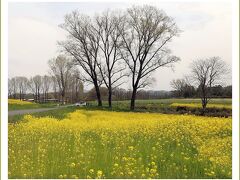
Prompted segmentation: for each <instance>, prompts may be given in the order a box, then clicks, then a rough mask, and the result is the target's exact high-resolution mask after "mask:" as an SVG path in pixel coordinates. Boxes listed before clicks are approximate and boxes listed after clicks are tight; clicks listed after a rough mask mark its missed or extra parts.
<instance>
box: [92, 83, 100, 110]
mask: <svg viewBox="0 0 240 180" xmlns="http://www.w3.org/2000/svg"><path fill="white" fill-rule="evenodd" d="M94 86H95V91H96V95H97V100H98V106H99V107H101V106H102V99H101V93H100V89H99V86H98V84H97V82H94Z"/></svg>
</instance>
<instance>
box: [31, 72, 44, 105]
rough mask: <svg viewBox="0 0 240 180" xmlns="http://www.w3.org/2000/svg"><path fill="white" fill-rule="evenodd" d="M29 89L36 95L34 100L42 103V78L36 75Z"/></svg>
mask: <svg viewBox="0 0 240 180" xmlns="http://www.w3.org/2000/svg"><path fill="white" fill-rule="evenodd" d="M29 88H30V90H31V91H32V93H33V94H34V100H35V101H38V102H39V101H40V91H41V90H42V77H41V76H40V75H36V76H34V77H32V78H30V80H29Z"/></svg>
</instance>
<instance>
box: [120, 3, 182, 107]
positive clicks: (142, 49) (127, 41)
mask: <svg viewBox="0 0 240 180" xmlns="http://www.w3.org/2000/svg"><path fill="white" fill-rule="evenodd" d="M122 28H123V29H124V30H123V31H122ZM119 31H120V32H121V38H122V41H123V47H122V48H121V54H122V58H123V59H124V60H125V62H126V64H127V66H128V67H129V69H130V73H131V78H132V80H131V81H132V82H131V84H132V97H131V106H130V109H131V110H134V108H135V99H136V94H137V90H138V89H139V88H143V87H145V86H147V85H149V81H148V80H149V79H151V73H152V72H153V71H155V70H156V69H158V68H159V67H163V66H165V67H166V66H171V65H172V64H173V63H175V62H177V61H179V60H180V59H179V58H178V57H176V56H172V55H171V51H170V49H168V48H167V47H166V45H167V43H168V42H169V41H170V40H171V39H172V38H173V37H174V36H177V35H178V34H179V32H180V31H179V29H178V27H177V26H176V24H175V22H174V21H173V19H172V18H170V17H169V16H167V15H166V14H165V12H163V11H161V10H159V9H157V8H156V7H153V6H143V7H132V8H130V9H128V10H127V14H126V20H125V23H124V26H123V25H121V27H119Z"/></svg>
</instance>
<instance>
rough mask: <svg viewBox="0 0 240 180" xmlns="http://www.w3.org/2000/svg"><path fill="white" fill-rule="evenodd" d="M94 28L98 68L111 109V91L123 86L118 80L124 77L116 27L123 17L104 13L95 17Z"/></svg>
mask: <svg viewBox="0 0 240 180" xmlns="http://www.w3.org/2000/svg"><path fill="white" fill-rule="evenodd" d="M95 22H96V27H93V28H94V29H95V30H96V32H97V33H98V35H99V36H100V45H99V48H100V50H101V51H100V52H101V55H102V56H101V57H102V58H101V59H100V60H99V62H98V67H99V70H100V72H101V75H102V78H103V82H104V84H105V85H106V87H107V89H108V105H109V107H112V91H113V89H114V88H117V87H119V86H120V85H121V84H123V81H121V82H120V80H121V79H122V78H123V77H124V76H126V73H124V72H123V71H124V70H125V69H126V67H125V66H123V63H122V58H121V53H120V51H119V48H120V47H121V41H120V40H121V34H120V32H119V30H118V27H120V26H122V24H123V23H124V17H123V16H122V15H121V14H120V13H118V12H111V11H105V12H104V13H102V14H101V15H98V16H96V17H95Z"/></svg>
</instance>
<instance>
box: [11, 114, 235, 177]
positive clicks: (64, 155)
mask: <svg viewBox="0 0 240 180" xmlns="http://www.w3.org/2000/svg"><path fill="white" fill-rule="evenodd" d="M231 132H232V126H231V118H211V117H200V116H193V115H169V114H168V115H167V114H154V113H130V112H129V113H128V112H107V111H87V110H77V111H75V112H73V113H70V114H69V115H68V116H67V118H65V119H63V120H58V119H54V118H50V117H44V118H36V117H33V116H30V115H27V116H25V117H24V121H22V122H20V123H17V124H9V136H8V138H9V178H68V179H69V178H76V179H77V178H101V179H102V178H231V161H232V160H231V144H232V142H231V136H232V133H231Z"/></svg>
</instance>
